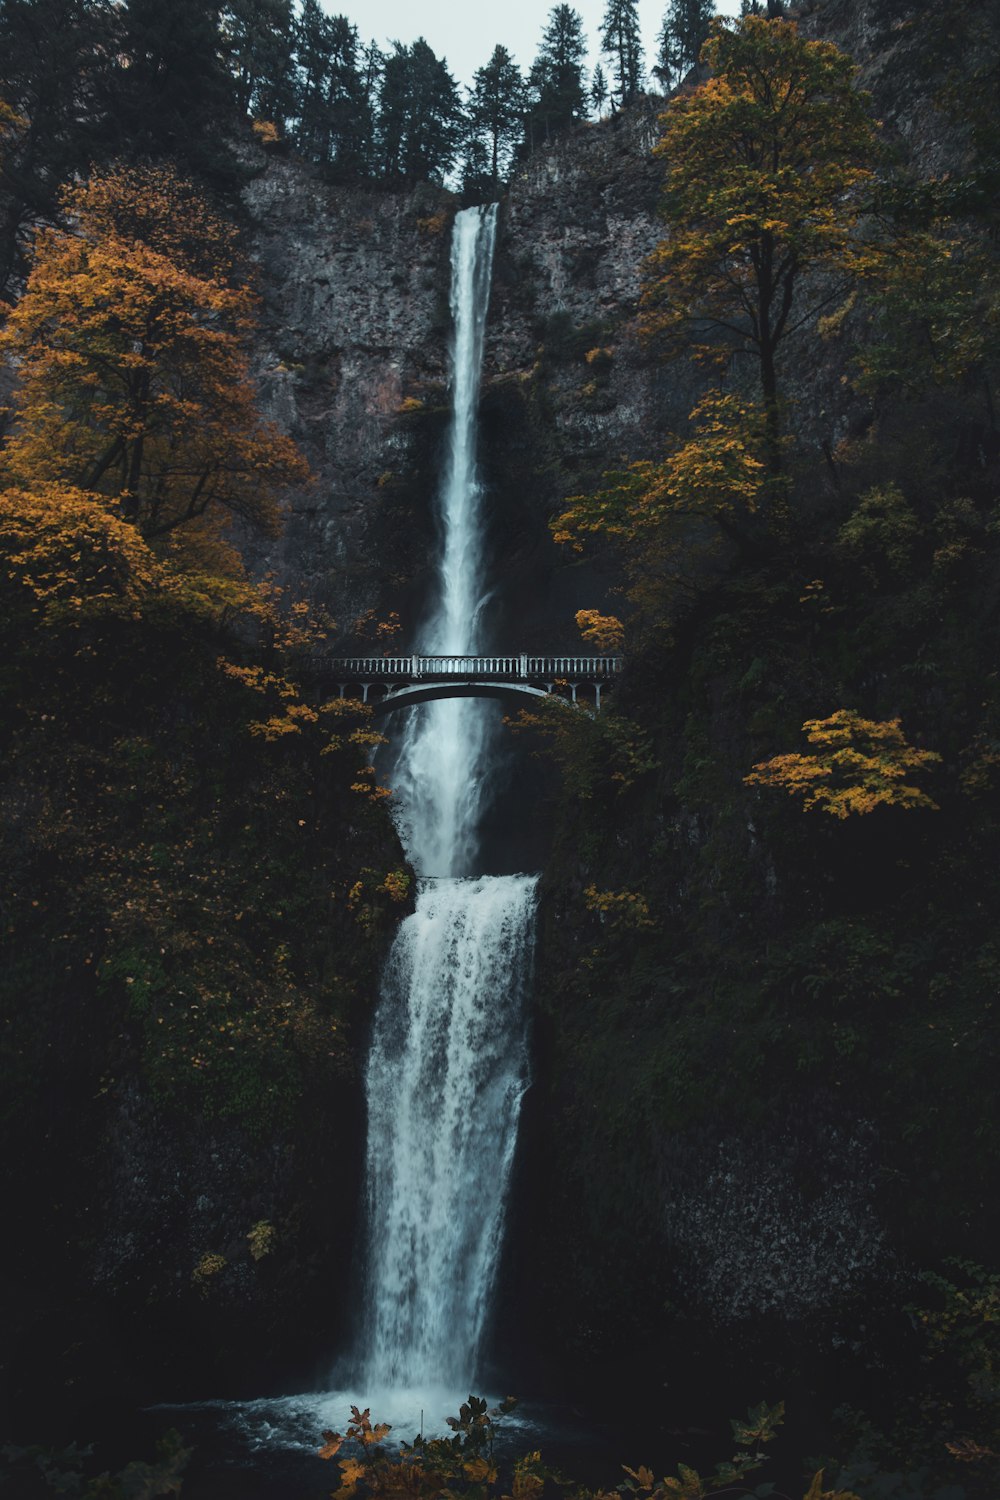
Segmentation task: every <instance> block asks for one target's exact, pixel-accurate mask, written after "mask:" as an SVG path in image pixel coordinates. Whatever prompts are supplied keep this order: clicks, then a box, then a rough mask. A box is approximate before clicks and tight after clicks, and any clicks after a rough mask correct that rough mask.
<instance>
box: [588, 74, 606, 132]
mask: <svg viewBox="0 0 1000 1500" xmlns="http://www.w3.org/2000/svg"><path fill="white" fill-rule="evenodd" d="M607 98H608V80H607V79H606V78H605V76H604V69H603V68H602V67H601V65H600V63H598V64H597V67H596V68H595V69H594V76H593V78H591V80H590V103H591V106H592V108H593V111H594V114H595V115H596V116H597V118H598V119H600V118H601V110H602V109H603V108H604V105H605V103H606V102H607Z"/></svg>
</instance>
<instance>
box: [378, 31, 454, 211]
mask: <svg viewBox="0 0 1000 1500" xmlns="http://www.w3.org/2000/svg"><path fill="white" fill-rule="evenodd" d="M464 134H465V114H464V112H463V110H462V105H461V101H460V100H459V96H458V85H457V84H456V83H455V80H454V79H453V78H452V76H451V74H450V73H449V72H448V69H447V66H446V65H445V62H444V60H443V59H439V58H438V57H437V56H436V55H435V53H434V52H433V50H432V49H431V48H430V47H429V46H428V45H427V43H426V42H425V41H424V39H423V37H418V38H417V40H416V41H415V42H414V43H413V45H412V47H405V46H404V45H403V44H402V43H401V42H394V43H393V51H392V53H391V54H390V55H389V57H387V58H386V60H385V66H384V68H383V72H382V93H381V98H380V101H379V119H378V152H379V160H380V166H381V170H382V173H383V174H384V175H385V176H386V177H388V178H399V179H402V180H403V181H405V182H425V181H432V182H440V181H442V180H443V179H444V177H445V176H446V174H447V173H448V172H449V170H450V169H451V167H452V166H453V165H454V163H455V159H456V157H457V156H458V153H459V149H460V147H461V144H462V139H463V136H464Z"/></svg>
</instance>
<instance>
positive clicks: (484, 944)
mask: <svg viewBox="0 0 1000 1500" xmlns="http://www.w3.org/2000/svg"><path fill="white" fill-rule="evenodd" d="M535 885H536V877H535V876H531V875H509V876H493V877H484V878H480V879H466V880H450V879H449V880H430V881H426V882H423V883H422V885H421V889H420V893H419V898H418V901H417V910H416V911H415V912H414V914H413V915H412V916H411V917H409V918H407V920H406V921H405V922H404V923H403V924H402V927H401V929H400V932H399V935H398V937H397V939H396V943H395V945H394V947H393V951H392V955H391V958H390V962H389V967H388V970H387V973H386V979H385V985H384V990H383V996H382V1001H381V1004H380V1008H379V1013H378V1018H377V1020H376V1024H375V1034H374V1037H373V1040H372V1051H371V1057H370V1061H369V1065H368V1078H367V1094H368V1131H369V1136H368V1140H369V1145H368V1191H369V1200H370V1213H371V1238H370V1254H369V1262H368V1274H369V1276H370V1278H371V1290H372V1292H373V1294H374V1295H373V1300H372V1302H371V1305H370V1309H369V1319H368V1328H367V1330H366V1332H367V1359H366V1366H365V1371H364V1384H365V1390H366V1391H372V1390H375V1391H379V1390H389V1391H399V1390H404V1389H406V1390H408V1389H414V1388H416V1389H419V1390H429V1389H433V1388H441V1389H444V1390H446V1391H448V1392H449V1393H452V1395H454V1394H458V1395H460V1396H463V1397H464V1396H465V1395H467V1394H468V1392H469V1389H470V1388H471V1386H472V1383H473V1381H474V1378H475V1374H476V1357H477V1354H478V1351H479V1345H480V1340H481V1337H482V1333H483V1328H484V1322H485V1318H486V1314H487V1311H488V1307H489V1302H490V1294H491V1292H492V1289H493V1285H494V1281H495V1275H496V1267H497V1258H498V1254H499V1249H500V1243H501V1235H502V1230H503V1214H504V1208H505V1203H506V1195H507V1185H508V1180H509V1176H510V1167H511V1163H512V1160H513V1155H514V1143H515V1139H516V1133H517V1115H518V1110H519V1106H520V1102H521V1096H522V1094H523V1092H524V1089H525V1086H526V1082H527V1056H526V1035H525V1014H524V1002H525V999H526V996H527V994H528V991H529V988H530V979H531V960H532V926H533V921H534V905H535ZM366 1400H367V1396H366Z"/></svg>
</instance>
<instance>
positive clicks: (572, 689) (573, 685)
mask: <svg viewBox="0 0 1000 1500" xmlns="http://www.w3.org/2000/svg"><path fill="white" fill-rule="evenodd" d="M579 686H580V684H579V683H578V682H571V683H570V685H569V690H570V692H571V693H572V694H573V702H574V703H575V702H576V690H577V688H578V687H579Z"/></svg>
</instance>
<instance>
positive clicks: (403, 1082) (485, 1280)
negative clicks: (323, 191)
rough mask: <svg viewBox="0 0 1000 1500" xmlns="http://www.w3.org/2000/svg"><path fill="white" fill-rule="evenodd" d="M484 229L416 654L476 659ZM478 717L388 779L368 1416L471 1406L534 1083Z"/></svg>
mask: <svg viewBox="0 0 1000 1500" xmlns="http://www.w3.org/2000/svg"><path fill="white" fill-rule="evenodd" d="M495 221H496V207H495V205H493V206H491V207H489V208H472V209H466V210H465V211H464V212H462V213H460V214H458V216H457V217H456V220H455V227H454V232H453V238H452V252H451V270H452V279H451V310H452V319H453V329H454V335H453V345H452V414H451V425H450V429H449V437H448V456H447V464H446V467H445V474H444V478H443V481H442V485H441V490H440V494H439V518H440V531H441V544H440V558H439V566H438V575H437V598H436V600H435V607H434V613H433V615H432V617H431V619H430V622H429V624H428V626H427V631H426V638H425V642H424V644H423V647H422V649H423V650H424V651H427V652H447V653H452V652H475V651H478V650H480V649H482V643H481V641H480V638H479V636H480V616H481V613H482V605H483V601H484V597H485V592H486V582H485V578H484V558H483V547H482V540H481V538H482V522H481V516H480V503H481V487H480V484H479V480H478V477H477V473H476V414H477V406H478V397H479V381H480V369H481V365H482V354H483V338H484V331H485V325H486V311H487V305H488V301H489V289H490V277H491V271H492V259H493V241H494V234H495ZM489 709H490V706H489V705H486V704H484V703H482V702H480V701H477V700H475V699H450V700H443V701H439V702H435V703H430V704H426V705H423V706H422V707H420V708H419V709H415V710H412V711H411V712H410V714H409V715H408V717H407V721H406V724H405V728H404V730H403V733H402V737H401V743H400V750H399V755H398V758H397V764H396V771H395V775H394V785H395V790H396V802H397V805H398V819H399V825H400V833H401V836H402V837H403V840H404V843H405V845H406V849H407V853H408V855H409V858H410V859H411V861H412V863H413V865H414V867H415V869H416V870H417V872H418V875H419V877H420V879H419V883H418V892H417V905H416V911H415V912H414V914H413V915H412V916H411V917H409V918H407V919H406V920H405V921H404V922H403V923H402V924H401V926H400V930H399V933H398V935H397V937H396V940H395V943H394V946H393V949H392V952H391V954H390V957H389V961H388V964H387V966H386V972H385V976H384V980H383V987H382V994H381V997H380V1000H379V1005H378V1010H377V1014H376V1018H375V1023H374V1028H373V1037H372V1046H371V1052H370V1056H369V1061H368V1068H367V1074H366V1084H365V1087H366V1096H367V1102H368V1161H367V1195H368V1248H367V1257H366V1267H365V1288H364V1295H365V1302H366V1315H365V1327H364V1336H363V1348H362V1350H361V1356H360V1361H359V1363H360V1383H361V1385H362V1387H363V1391H364V1400H365V1402H368V1401H369V1400H370V1401H371V1404H372V1406H373V1409H377V1410H385V1409H386V1407H387V1405H389V1406H395V1407H397V1408H398V1396H399V1394H400V1393H402V1392H406V1391H418V1392H420V1393H421V1397H420V1404H421V1405H423V1404H424V1401H425V1399H426V1400H427V1401H428V1402H430V1401H433V1400H434V1399H435V1398H434V1397H433V1396H432V1395H431V1394H430V1393H431V1392H432V1391H435V1390H437V1391H439V1392H447V1393H448V1394H447V1396H446V1397H445V1396H442V1397H441V1398H440V1399H444V1400H446V1401H447V1402H448V1403H449V1405H448V1407H447V1408H446V1409H450V1405H451V1404H452V1403H453V1402H454V1400H455V1399H456V1398H459V1399H462V1398H464V1396H466V1395H467V1394H468V1392H469V1390H470V1389H472V1388H473V1384H474V1381H475V1378H476V1361H477V1357H478V1354H479V1349H480V1344H481V1341H482V1336H483V1331H484V1325H485V1320H486V1316H487V1313H488V1309H489V1302H490V1294H491V1290H492V1287H493V1284H494V1281H495V1276H496V1268H497V1260H498V1255H499V1250H500V1244H501V1237H502V1231H503V1216H504V1208H505V1200H506V1193H507V1186H508V1180H509V1174H510V1167H511V1162H512V1159H513V1154H514V1143H515V1138H516V1132H517V1117H518V1111H519V1107H520V1101H521V1096H522V1094H523V1092H524V1088H525V1085H526V1081H527V1057H526V1036H525V1017H524V1013H525V1002H526V998H527V994H528V989H529V984H530V975H531V958H532V943H533V920H534V900H535V884H536V878H535V877H534V876H529V875H512V876H501V877H496V876H493V877H486V876H477V875H476V874H475V861H476V853H477V838H478V830H477V824H478V818H479V815H480V812H481V808H482V803H483V793H484V786H485V783H486V781H487V777H488V769H489V763H490V750H491V743H490V742H491V726H492V724H493V723H494V720H493V718H491V715H490V711H489ZM387 1397H388V1400H387V1399H386V1398H387ZM414 1408H416V1402H414ZM443 1414H444V1413H443V1412H441V1413H438V1415H443Z"/></svg>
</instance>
